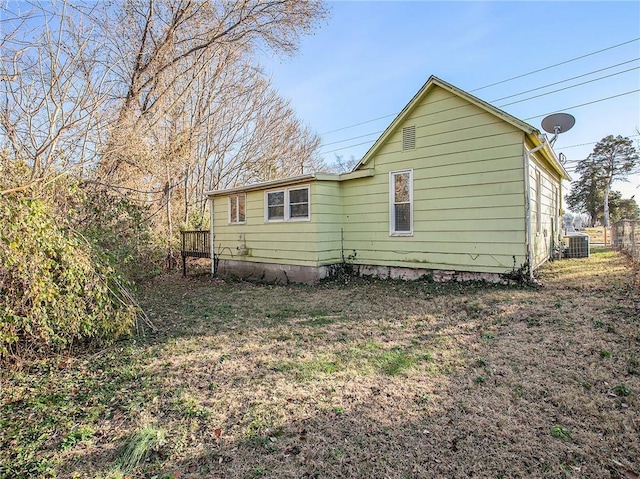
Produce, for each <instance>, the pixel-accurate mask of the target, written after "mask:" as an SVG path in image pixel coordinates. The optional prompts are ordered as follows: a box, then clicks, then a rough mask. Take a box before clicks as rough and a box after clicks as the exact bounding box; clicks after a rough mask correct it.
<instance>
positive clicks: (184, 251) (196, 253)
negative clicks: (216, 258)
mask: <svg viewBox="0 0 640 479" xmlns="http://www.w3.org/2000/svg"><path fill="white" fill-rule="evenodd" d="M180 237H181V238H180V239H181V240H182V248H181V251H180V254H181V255H182V274H183V275H186V274H187V256H189V257H192V258H210V257H211V243H210V240H209V230H198V231H181V232H180Z"/></svg>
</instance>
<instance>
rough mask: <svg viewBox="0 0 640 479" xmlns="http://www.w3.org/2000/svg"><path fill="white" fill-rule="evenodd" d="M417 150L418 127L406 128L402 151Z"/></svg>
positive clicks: (403, 130) (403, 134)
mask: <svg viewBox="0 0 640 479" xmlns="http://www.w3.org/2000/svg"><path fill="white" fill-rule="evenodd" d="M415 149H416V126H415V125H412V126H405V127H404V128H403V129H402V151H405V150H415Z"/></svg>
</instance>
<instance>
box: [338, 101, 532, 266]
mask: <svg viewBox="0 0 640 479" xmlns="http://www.w3.org/2000/svg"><path fill="white" fill-rule="evenodd" d="M409 125H415V127H416V148H415V149H414V150H409V151H402V150H401V148H402V127H404V126H409ZM523 141H524V134H523V133H522V132H521V131H520V130H518V129H516V128H515V127H513V126H511V125H509V124H508V123H506V122H503V121H500V120H499V119H497V118H496V117H495V116H493V115H491V114H489V113H486V112H485V111H484V110H482V109H480V108H478V107H476V106H474V105H472V104H470V103H467V102H466V101H465V100H463V99H461V98H459V97H457V96H454V95H452V94H450V93H448V92H446V91H445V90H443V89H440V88H435V89H433V90H432V91H431V92H430V93H429V94H428V95H427V97H426V98H425V99H424V101H423V102H422V103H421V104H420V105H418V106H417V107H416V108H415V109H414V110H413V111H412V112H410V113H409V115H408V117H407V118H406V119H405V121H404V123H403V124H400V125H398V128H397V130H396V132H394V133H393V134H392V135H390V136H389V138H388V141H387V142H386V143H385V144H384V145H383V146H382V147H381V148H380V149H379V150H378V151H377V152H376V154H375V156H374V157H373V158H372V159H371V160H370V165H371V164H372V165H374V167H375V172H376V175H375V176H374V177H370V178H362V179H359V180H354V181H350V182H346V183H345V184H344V185H343V190H344V191H343V198H344V230H345V250H348V251H353V250H355V251H356V252H357V255H356V262H358V263H360V264H374V265H394V264H395V265H398V266H410V267H424V268H439V269H455V270H466V271H487V272H497V273H501V272H505V271H507V270H509V269H511V268H512V267H513V265H514V256H515V259H516V267H518V266H520V265H521V264H523V263H524V262H525V261H526V250H525V236H526V235H525V219H524V215H525V212H524V176H523V154H524V150H523ZM368 166H369V165H368ZM404 169H412V170H413V198H414V217H413V231H414V233H413V235H412V236H390V235H389V208H390V206H389V172H390V171H397V170H404Z"/></svg>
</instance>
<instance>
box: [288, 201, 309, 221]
mask: <svg viewBox="0 0 640 479" xmlns="http://www.w3.org/2000/svg"><path fill="white" fill-rule="evenodd" d="M308 217H309V204H308V203H303V204H301V205H291V218H308Z"/></svg>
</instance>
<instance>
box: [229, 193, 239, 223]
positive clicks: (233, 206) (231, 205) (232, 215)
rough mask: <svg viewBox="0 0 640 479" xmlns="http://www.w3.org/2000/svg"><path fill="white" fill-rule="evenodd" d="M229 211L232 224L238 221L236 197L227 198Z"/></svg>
mask: <svg viewBox="0 0 640 479" xmlns="http://www.w3.org/2000/svg"><path fill="white" fill-rule="evenodd" d="M229 209H230V214H229V217H230V220H231V222H232V223H235V222H237V221H238V197H237V196H230V197H229Z"/></svg>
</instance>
